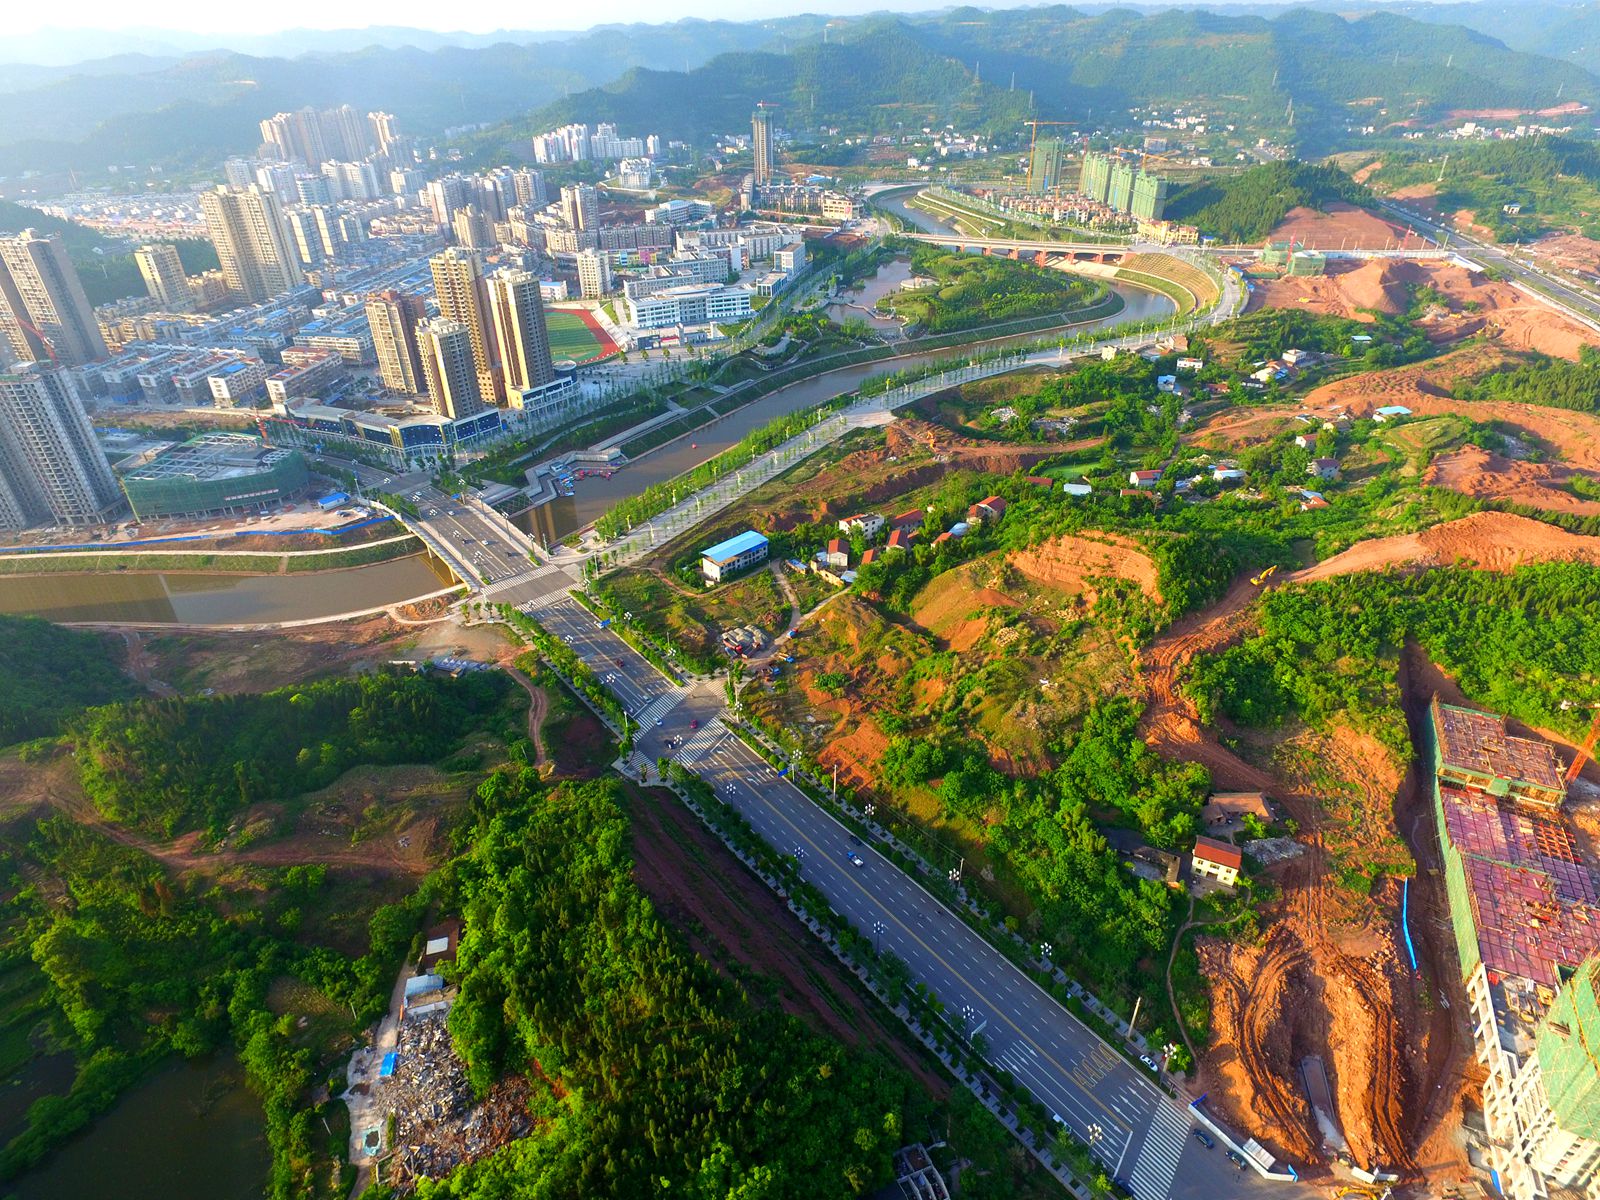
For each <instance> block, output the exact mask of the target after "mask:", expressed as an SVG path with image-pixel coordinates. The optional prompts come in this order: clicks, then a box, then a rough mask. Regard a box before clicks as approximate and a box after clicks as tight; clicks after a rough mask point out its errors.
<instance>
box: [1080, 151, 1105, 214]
mask: <svg viewBox="0 0 1600 1200" xmlns="http://www.w3.org/2000/svg"><path fill="white" fill-rule="evenodd" d="M1078 191H1079V192H1081V193H1082V194H1083V195H1085V196H1087V197H1088V198H1089V199H1091V200H1093V201H1094V202H1095V203H1096V204H1104V203H1105V202H1106V197H1107V196H1108V195H1110V193H1111V160H1110V159H1109V158H1107V157H1106V156H1105V155H1104V154H1095V153H1093V152H1092V151H1091V152H1088V153H1085V154H1084V156H1083V172H1082V174H1081V175H1080V176H1079V180H1078Z"/></svg>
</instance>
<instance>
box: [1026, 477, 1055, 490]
mask: <svg viewBox="0 0 1600 1200" xmlns="http://www.w3.org/2000/svg"><path fill="white" fill-rule="evenodd" d="M1022 482H1023V483H1031V484H1033V486H1034V487H1042V488H1044V490H1045V491H1049V490H1050V489H1051V488H1053V487H1055V485H1056V481H1055V480H1054V479H1051V478H1050V477H1049V476H1048V475H1029V476H1028V477H1027V478H1026V479H1024V480H1023V481H1022Z"/></svg>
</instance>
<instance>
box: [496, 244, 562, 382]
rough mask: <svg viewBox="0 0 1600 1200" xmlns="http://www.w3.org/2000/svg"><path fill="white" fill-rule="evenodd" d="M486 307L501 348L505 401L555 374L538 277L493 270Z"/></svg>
mask: <svg viewBox="0 0 1600 1200" xmlns="http://www.w3.org/2000/svg"><path fill="white" fill-rule="evenodd" d="M489 309H490V312H491V314H492V315H493V317H494V332H495V341H496V342H497V343H498V344H499V348H500V369H501V378H502V387H503V389H504V395H505V397H506V400H507V402H508V403H510V404H512V405H517V404H519V403H520V401H521V398H522V393H523V392H524V391H526V390H527V389H529V388H537V387H543V386H544V385H545V384H547V383H549V382H551V381H552V380H553V379H555V377H556V372H555V366H554V364H553V363H552V362H551V361H550V334H549V332H548V331H547V330H546V329H545V324H544V300H543V299H542V298H541V297H540V295H539V277H538V276H537V275H535V274H534V273H533V272H532V271H514V270H507V271H496V272H495V273H494V275H493V276H492V277H490V279H489Z"/></svg>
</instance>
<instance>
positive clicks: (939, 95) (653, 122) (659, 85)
mask: <svg viewBox="0 0 1600 1200" xmlns="http://www.w3.org/2000/svg"><path fill="white" fill-rule="evenodd" d="M973 65H974V64H973V63H972V61H971V60H970V58H969V59H968V60H967V61H966V62H964V63H963V62H962V61H961V60H959V59H958V58H956V57H954V56H953V55H951V54H948V53H946V52H944V51H943V50H934V49H930V48H929V47H928V46H927V45H926V44H925V43H924V41H923V39H922V38H921V37H919V36H918V34H917V31H916V30H914V29H913V28H912V27H910V26H908V25H906V24H905V23H903V22H900V21H888V20H883V21H874V22H869V23H867V24H864V25H859V26H856V27H854V28H853V29H850V30H848V31H846V32H845V33H844V34H842V35H840V34H835V35H833V36H832V37H830V39H829V41H827V42H822V41H820V40H819V41H815V42H811V43H808V44H806V45H803V46H799V47H796V48H795V49H794V50H793V51H792V52H791V53H789V54H769V53H731V54H723V55H719V56H718V57H717V58H715V59H713V60H712V61H711V62H709V63H707V64H706V65H705V66H703V67H701V68H699V69H698V70H695V71H690V72H688V73H686V74H685V73H683V72H676V71H651V70H643V69H640V70H634V71H630V72H628V73H627V74H626V75H624V76H623V77H622V78H621V79H619V80H617V81H616V82H615V83H614V84H609V85H607V86H605V87H602V88H593V89H591V90H589V91H586V92H579V93H577V94H576V95H573V96H569V97H567V98H566V99H564V100H560V101H557V102H556V103H554V104H551V105H548V106H547V107H545V108H543V109H541V110H539V111H538V112H536V113H533V114H532V115H531V116H530V117H528V118H527V119H526V120H524V121H519V122H518V123H517V128H519V129H521V128H526V129H527V130H528V131H530V132H531V131H533V130H536V129H546V128H550V127H551V126H555V125H561V124H564V123H566V122H568V121H589V122H594V121H597V120H598V121H615V122H617V123H618V124H619V125H621V126H623V127H625V128H629V129H636V130H637V129H645V128H648V129H651V130H658V131H660V132H661V133H663V134H666V135H668V136H672V137H681V138H688V139H691V140H694V139H700V138H703V137H705V136H706V135H709V134H717V133H736V132H748V131H749V128H750V111H751V109H753V108H754V107H755V105H756V103H757V102H758V101H767V102H774V101H775V102H777V104H778V105H779V106H780V114H779V117H778V120H779V122H780V124H783V125H784V126H785V127H787V128H790V129H807V128H816V126H818V125H841V126H844V127H846V128H849V129H853V130H863V129H866V130H873V131H889V130H896V129H900V128H902V127H903V128H904V129H906V130H918V129H921V128H922V127H923V126H924V125H930V124H932V125H943V124H945V123H947V122H948V123H953V124H955V125H956V126H957V127H958V128H960V129H962V130H984V131H988V132H993V133H1002V132H1003V133H1007V134H1014V133H1015V131H1016V130H1017V129H1018V127H1019V123H1020V122H1021V121H1023V120H1025V119H1026V118H1027V116H1028V97H1027V94H1026V93H1025V92H1023V91H1022V90H1021V89H1020V88H1019V89H1018V90H1017V91H1008V90H1007V89H1006V88H1005V87H1003V86H998V87H997V86H995V85H994V84H993V83H991V82H986V81H987V80H991V79H994V78H996V77H995V76H992V75H990V74H989V73H988V72H987V71H983V70H982V69H981V67H980V69H979V73H978V75H977V76H975V75H974V73H973V69H972V68H973Z"/></svg>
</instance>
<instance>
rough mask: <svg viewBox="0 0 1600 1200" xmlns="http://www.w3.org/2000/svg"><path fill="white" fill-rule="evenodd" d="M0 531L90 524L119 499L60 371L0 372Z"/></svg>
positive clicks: (35, 367)
mask: <svg viewBox="0 0 1600 1200" xmlns="http://www.w3.org/2000/svg"><path fill="white" fill-rule="evenodd" d="M0 466H3V467H4V470H0V527H4V528H7V529H25V528H27V527H28V526H29V525H35V524H38V523H40V522H42V521H53V522H54V523H56V524H58V525H90V524H94V523H96V522H98V521H100V520H102V519H103V518H104V517H105V515H106V513H107V512H109V511H110V510H111V509H114V508H116V507H117V505H118V504H119V503H120V502H121V500H122V492H121V489H120V488H118V486H117V478H116V476H115V475H113V474H112V473H111V464H110V463H108V462H107V461H106V455H105V451H104V450H102V449H101V448H100V443H99V442H97V441H96V440H95V436H94V429H93V428H92V427H91V426H90V424H89V417H88V415H87V414H86V413H85V412H84V411H83V405H82V404H80V403H79V401H78V397H77V394H76V392H74V390H73V388H72V383H71V380H70V379H69V377H68V375H67V373H66V372H65V371H63V370H62V369H61V368H59V367H56V366H51V365H46V364H44V363H30V364H28V365H27V366H24V367H21V368H19V369H17V370H14V371H7V372H4V373H0Z"/></svg>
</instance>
